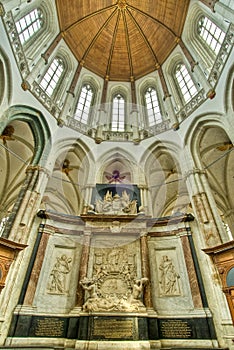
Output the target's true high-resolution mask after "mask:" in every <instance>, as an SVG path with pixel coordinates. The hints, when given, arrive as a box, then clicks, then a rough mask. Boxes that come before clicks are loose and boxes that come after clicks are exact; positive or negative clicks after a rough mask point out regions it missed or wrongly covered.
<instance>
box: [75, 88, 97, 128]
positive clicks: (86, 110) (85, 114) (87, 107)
mask: <svg viewBox="0 0 234 350" xmlns="http://www.w3.org/2000/svg"><path fill="white" fill-rule="evenodd" d="M93 97H94V91H93V88H92V86H91V85H89V84H85V85H83V87H82V89H81V93H80V96H79V100H78V103H77V106H76V111H75V116H74V118H75V119H77V120H79V121H80V122H82V123H84V124H87V123H88V119H89V115H90V112H91V106H92V101H93Z"/></svg>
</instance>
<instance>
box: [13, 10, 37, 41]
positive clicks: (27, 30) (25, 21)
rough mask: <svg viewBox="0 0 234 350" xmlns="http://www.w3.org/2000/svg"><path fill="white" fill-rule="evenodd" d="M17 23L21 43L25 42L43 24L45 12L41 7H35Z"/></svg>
mask: <svg viewBox="0 0 234 350" xmlns="http://www.w3.org/2000/svg"><path fill="white" fill-rule="evenodd" d="M15 24H16V29H17V32H18V34H19V38H20V41H21V44H24V43H25V42H27V41H28V40H29V39H30V38H31V37H32V36H33V35H34V34H35V33H36V32H38V31H39V30H40V29H41V27H42V26H43V13H42V11H41V10H40V9H35V10H33V11H31V12H30V13H28V14H27V15H26V16H24V17H22V18H21V19H19V20H18V21H17V22H16V23H15Z"/></svg>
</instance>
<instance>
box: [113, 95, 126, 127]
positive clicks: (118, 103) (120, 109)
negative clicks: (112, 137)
mask: <svg viewBox="0 0 234 350" xmlns="http://www.w3.org/2000/svg"><path fill="white" fill-rule="evenodd" d="M125 104H126V101H125V98H124V96H123V95H122V94H120V93H118V94H116V95H115V96H114V97H113V100H112V119H111V130H112V131H120V132H121V131H124V130H125Z"/></svg>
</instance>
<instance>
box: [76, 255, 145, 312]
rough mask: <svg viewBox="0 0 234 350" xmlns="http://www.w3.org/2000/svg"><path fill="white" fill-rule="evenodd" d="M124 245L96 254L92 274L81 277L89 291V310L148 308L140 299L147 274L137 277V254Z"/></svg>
mask: <svg viewBox="0 0 234 350" xmlns="http://www.w3.org/2000/svg"><path fill="white" fill-rule="evenodd" d="M130 253H131V252H129V251H127V249H124V248H116V249H105V250H103V251H99V252H97V253H96V254H95V256H94V266H93V276H92V278H84V279H83V280H81V281H80V285H81V286H82V288H83V289H84V290H85V291H87V292H88V297H87V299H86V301H85V303H84V305H83V310H84V311H86V312H91V313H92V312H101V311H111V312H145V306H144V305H143V303H142V301H141V297H142V294H143V291H144V287H145V285H146V283H147V282H148V279H147V278H137V274H136V263H135V254H130Z"/></svg>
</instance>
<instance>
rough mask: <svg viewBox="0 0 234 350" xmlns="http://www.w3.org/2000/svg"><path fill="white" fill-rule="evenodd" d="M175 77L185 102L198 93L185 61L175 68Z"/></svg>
mask: <svg viewBox="0 0 234 350" xmlns="http://www.w3.org/2000/svg"><path fill="white" fill-rule="evenodd" d="M175 78H176V81H177V83H178V85H179V89H180V92H181V96H182V97H183V100H184V102H185V103H187V102H189V101H190V100H191V99H192V98H193V97H194V96H195V95H196V94H197V93H198V90H197V88H196V86H195V84H194V82H193V80H192V78H191V75H190V74H189V72H188V70H187V68H186V67H185V65H184V64H183V63H179V64H177V66H176V68H175Z"/></svg>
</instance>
